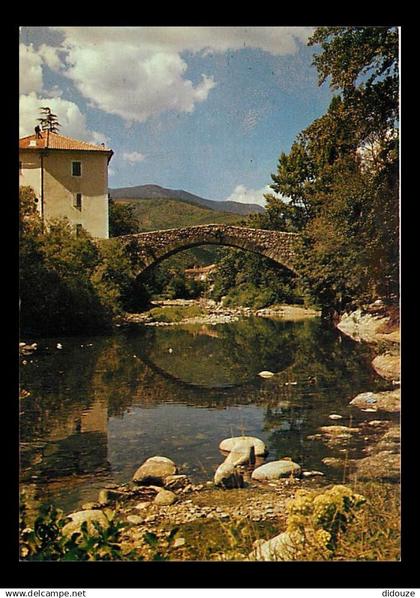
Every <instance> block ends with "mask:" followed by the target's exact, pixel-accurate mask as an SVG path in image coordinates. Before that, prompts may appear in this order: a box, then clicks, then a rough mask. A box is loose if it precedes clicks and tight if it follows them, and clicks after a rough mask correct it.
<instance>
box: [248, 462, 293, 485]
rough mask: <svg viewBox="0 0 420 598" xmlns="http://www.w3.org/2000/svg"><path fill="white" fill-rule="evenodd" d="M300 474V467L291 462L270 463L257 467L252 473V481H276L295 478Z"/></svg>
mask: <svg viewBox="0 0 420 598" xmlns="http://www.w3.org/2000/svg"><path fill="white" fill-rule="evenodd" d="M300 472H301V467H300V465H298V464H297V463H294V462H293V461H286V460H280V461H270V462H269V463H265V464H264V465H261V466H260V467H257V468H256V469H254V471H253V472H252V476H251V477H252V479H253V480H258V481H263V480H277V479H279V478H284V477H290V476H297V475H299V474H300Z"/></svg>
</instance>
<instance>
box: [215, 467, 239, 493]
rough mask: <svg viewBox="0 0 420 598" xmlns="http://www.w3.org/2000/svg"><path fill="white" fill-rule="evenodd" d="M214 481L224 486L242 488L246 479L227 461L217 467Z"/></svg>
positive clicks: (217, 484)
mask: <svg viewBox="0 0 420 598" xmlns="http://www.w3.org/2000/svg"><path fill="white" fill-rule="evenodd" d="M214 483H215V485H216V486H221V487H222V488H242V487H243V485H244V479H243V476H242V475H241V474H240V473H239V472H238V471H237V469H236V467H235V466H234V465H232V463H226V462H225V463H222V464H221V465H219V467H218V468H217V469H216V473H215V474H214Z"/></svg>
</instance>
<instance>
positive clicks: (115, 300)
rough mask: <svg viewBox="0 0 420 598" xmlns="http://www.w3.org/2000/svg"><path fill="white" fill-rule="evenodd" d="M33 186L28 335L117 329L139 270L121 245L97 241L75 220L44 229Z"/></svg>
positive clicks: (23, 215)
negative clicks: (118, 317)
mask: <svg viewBox="0 0 420 598" xmlns="http://www.w3.org/2000/svg"><path fill="white" fill-rule="evenodd" d="M34 198H35V196H34V193H33V191H32V190H31V189H30V188H28V187H22V188H21V189H20V214H19V216H20V218H19V231H20V253H19V266H20V301H21V303H20V307H21V312H20V319H21V329H22V332H24V333H31V334H38V335H39V334H40V335H49V334H74V333H78V332H82V331H83V332H86V331H94V330H98V329H102V328H105V327H108V326H110V325H111V323H112V321H113V318H114V317H115V316H116V315H118V314H119V313H121V311H123V310H124V309H125V308H126V307H127V305H129V304H130V302H132V301H133V298H132V293H133V290H135V291H137V292H138V293H140V294H141V293H143V294H146V293H145V290H144V289H143V288H141V287H140V288H136V286H135V285H136V269H135V265H133V264H132V262H131V260H130V257H129V256H128V255H127V254H126V253H125V252H124V250H123V249H122V248H121V247H120V246H119V245H118V244H117V243H112V242H107V243H106V244H100V243H99V244H97V243H95V242H94V241H93V240H92V238H91V237H90V235H89V234H88V233H87V232H86V231H84V230H82V231H81V232H80V234H79V235H77V236H76V235H75V234H74V230H73V228H72V226H71V224H70V222H69V221H68V220H66V219H57V220H52V221H50V222H48V223H47V224H48V226H47V227H46V230H45V231H43V226H42V222H41V219H40V217H39V214H38V212H37V210H36V206H35V203H34Z"/></svg>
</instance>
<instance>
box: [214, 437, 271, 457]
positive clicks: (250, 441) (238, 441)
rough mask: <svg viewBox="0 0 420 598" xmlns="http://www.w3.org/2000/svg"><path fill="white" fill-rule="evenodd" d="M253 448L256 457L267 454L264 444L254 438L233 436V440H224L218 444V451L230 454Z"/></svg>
mask: <svg viewBox="0 0 420 598" xmlns="http://www.w3.org/2000/svg"><path fill="white" fill-rule="evenodd" d="M251 446H252V447H254V452H255V456H256V457H261V456H263V455H266V454H267V449H266V447H265V444H264V442H263V441H262V440H260V439H259V438H256V437H255V436H234V437H233V438H225V440H222V442H221V443H220V444H219V449H220V450H221V451H225V452H228V453H230V452H231V451H235V452H243V451H246V450H247V449H248V448H249V447H251Z"/></svg>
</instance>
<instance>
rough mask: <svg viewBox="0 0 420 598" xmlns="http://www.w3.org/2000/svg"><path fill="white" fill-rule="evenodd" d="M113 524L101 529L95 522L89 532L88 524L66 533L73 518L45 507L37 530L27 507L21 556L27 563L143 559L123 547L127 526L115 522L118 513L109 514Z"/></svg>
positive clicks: (37, 521) (22, 532)
mask: <svg viewBox="0 0 420 598" xmlns="http://www.w3.org/2000/svg"><path fill="white" fill-rule="evenodd" d="M106 514H107V518H108V521H109V525H108V526H107V527H101V526H100V525H99V524H98V523H97V522H92V525H93V530H91V531H89V529H88V525H87V522H84V523H83V524H82V525H81V528H80V531H76V532H74V533H72V534H71V535H66V534H63V527H64V526H65V525H66V524H67V523H69V521H70V518H69V517H65V516H64V515H63V512H62V511H61V510H59V509H56V508H55V507H53V506H52V505H42V506H41V508H40V510H39V513H38V516H37V517H36V519H35V522H34V524H33V527H28V526H27V525H26V521H25V507H24V505H23V506H22V507H21V513H20V556H21V559H22V560H26V561H115V560H117V561H124V560H131V559H132V558H134V557H135V558H136V560H141V558H140V557H139V556H138V555H136V554H135V553H134V552H133V551H127V552H125V551H124V550H123V549H122V547H121V544H120V536H121V531H122V529H123V527H124V525H123V524H122V523H121V522H119V521H117V520H116V519H115V513H113V512H112V511H108V512H107V513H106Z"/></svg>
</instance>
